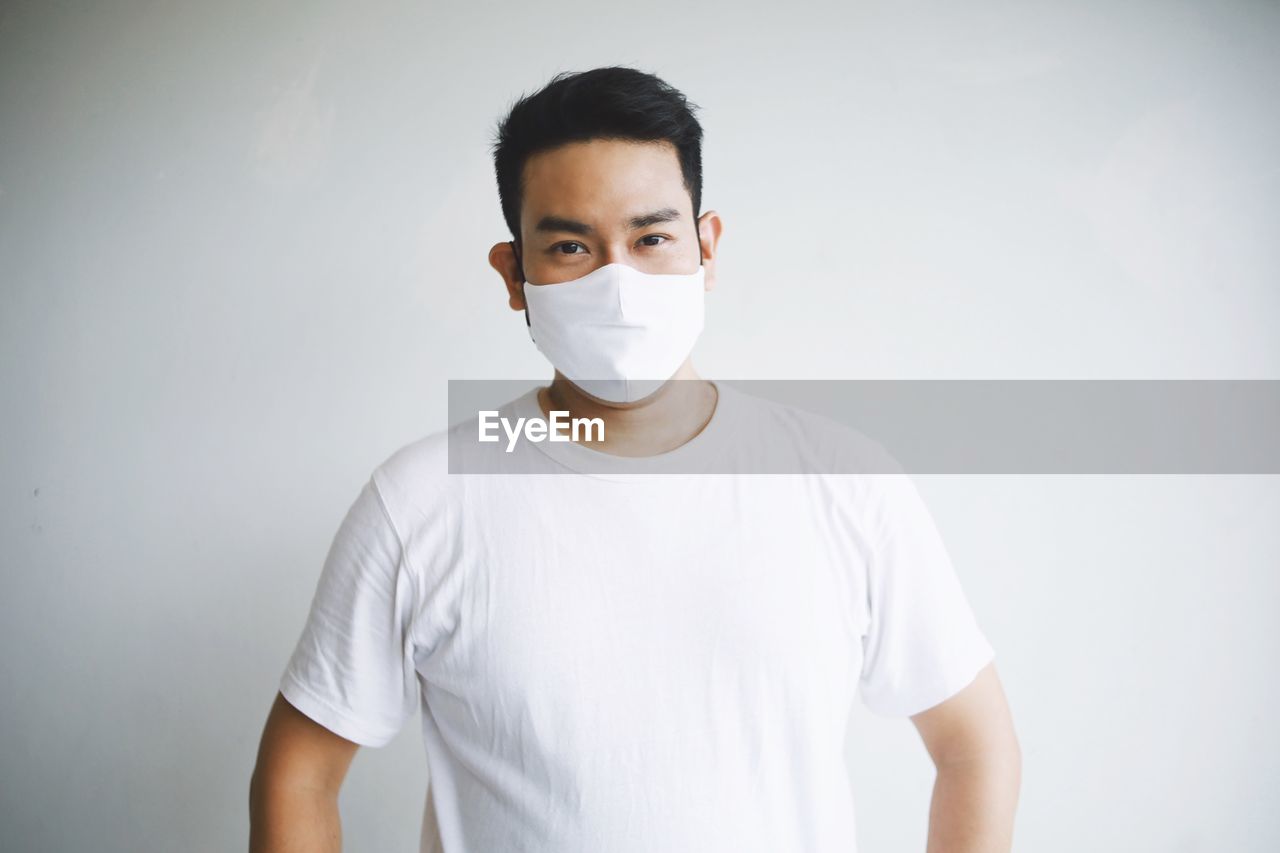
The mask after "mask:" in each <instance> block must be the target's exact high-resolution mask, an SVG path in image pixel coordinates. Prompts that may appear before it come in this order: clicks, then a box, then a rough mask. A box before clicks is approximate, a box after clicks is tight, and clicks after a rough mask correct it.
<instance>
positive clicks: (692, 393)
mask: <svg viewBox="0 0 1280 853" xmlns="http://www.w3.org/2000/svg"><path fill="white" fill-rule="evenodd" d="M671 378H672V380H673V381H670V382H668V383H666V384H665V385H663V386H662V387H661V388H659V389H658V390H657V391H655V392H654V393H653V394H650V395H649V396H648V397H646V398H644V399H643V400H637V401H636V402H634V403H605V402H602V401H600V400H596V399H595V398H593V397H589V396H587V395H586V394H584V393H583V392H582V390H581V389H579V388H578V387H577V386H576V385H574V384H573V383H572V382H570V381H569V380H568V379H566V378H565V376H564V374H562V373H561V372H560V371H559V370H557V371H556V373H555V377H554V378H553V379H552V380H551V385H549V386H547V387H543V388H539V389H538V406H539V407H540V408H541V409H542V413H543V414H544V415H546V416H548V417H549V416H550V414H551V412H552V411H561V412H566V411H567V412H568V413H569V416H570V417H572V418H600V419H601V420H602V421H603V422H604V441H593V442H591V444H590V445H589V446H590V447H591V449H593V450H599V451H602V452H604V453H611V454H613V455H615V456H654V455H656V454H659V453H666V452H667V451H669V450H674V449H675V448H677V447H679V446H680V445H682V444H684V443H686V442H688V441H689V440H690V439H692V438H693V437H694V436H695V435H697V434H698V433H700V432H701V431H702V429H703V427H705V426H706V425H707V422H708V421H710V420H711V415H712V414H713V413H714V412H715V409H716V402H717V392H716V389H715V386H713V385H712V384H711V383H710V382H707V381H706V380H705V379H703V378H702V377H700V376H699V375H698V373H697V371H695V370H694V369H693V364H692V363H691V362H690V361H689V360H688V359H685V362H684V364H682V365H680V369H679V370H677V371H676V373H675V375H674V376H673V377H671Z"/></svg>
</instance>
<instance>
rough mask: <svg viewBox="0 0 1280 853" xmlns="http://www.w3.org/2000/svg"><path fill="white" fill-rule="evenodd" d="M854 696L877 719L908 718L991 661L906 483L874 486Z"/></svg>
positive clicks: (891, 480)
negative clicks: (875, 498)
mask: <svg viewBox="0 0 1280 853" xmlns="http://www.w3.org/2000/svg"><path fill="white" fill-rule="evenodd" d="M877 479H878V481H879V482H880V484H881V488H880V490H879V491H880V500H879V501H878V502H877V507H876V509H875V511H874V512H873V519H872V522H871V527H872V529H873V531H874V533H873V535H872V542H873V545H872V548H871V549H870V554H869V557H868V571H867V594H868V608H869V620H868V624H867V629H866V633H865V634H864V636H863V638H862V639H863V663H862V673H861V678H860V692H861V695H862V701H863V703H864V704H865V705H866V706H867V707H868V708H869V709H870V710H871V711H873V712H875V713H877V714H881V715H884V716H911V715H914V714H917V713H919V712H921V711H924V710H926V709H928V708H932V707H933V706H934V705H937V704H939V703H940V702H942V701H943V700H945V699H949V698H950V697H951V696H953V695H955V694H956V693H958V692H959V691H960V690H961V689H962V688H964V687H966V686H968V685H969V684H970V683H971V682H972V681H973V679H974V678H975V677H976V676H977V674H978V673H979V672H980V671H981V670H982V668H983V667H984V666H986V665H987V664H988V663H989V662H990V661H991V660H992V659H993V658H994V656H995V651H994V649H993V648H992V646H991V644H990V643H989V642H988V641H987V638H986V636H985V635H984V634H983V632H982V630H981V629H980V628H979V626H978V623H977V620H976V618H975V616H974V613H973V611H972V609H971V608H970V605H969V602H968V599H967V598H966V596H965V593H964V590H963V589H962V588H961V585H960V580H959V578H958V577H957V575H956V572H955V568H954V567H953V565H952V562H951V558H950V556H949V554H948V553H947V550H946V548H945V547H944V545H943V542H942V537H941V535H940V533H939V532H938V528H937V526H936V524H935V523H934V520H933V517H932V515H930V513H929V510H928V508H927V507H926V506H925V503H924V500H923V499H922V497H921V496H920V493H919V491H918V490H917V488H916V486H915V484H914V483H913V482H912V480H911V478H910V477H908V476H906V475H905V474H902V475H893V476H885V477H880V478H877Z"/></svg>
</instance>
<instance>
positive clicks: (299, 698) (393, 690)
mask: <svg viewBox="0 0 1280 853" xmlns="http://www.w3.org/2000/svg"><path fill="white" fill-rule="evenodd" d="M414 592H415V583H414V580H413V577H412V573H411V572H410V571H409V570H408V568H407V567H406V564H405V561H404V547H403V543H402V541H401V538H400V535H399V533H398V532H397V530H396V528H395V525H394V523H393V522H392V519H391V516H390V515H389V514H388V511H387V507H386V504H385V503H384V500H383V496H382V493H381V491H380V489H379V488H378V484H377V476H376V473H375V475H374V476H372V477H370V478H369V480H368V481H367V482H366V483H365V484H364V486H363V488H362V489H361V491H360V493H359V495H358V496H357V497H356V499H355V501H354V502H353V503H352V505H351V507H350V509H349V510H348V511H347V514H346V516H345V517H344V518H343V520H342V523H341V524H340V525H339V527H338V531H337V533H336V534H335V536H334V538H333V542H332V544H331V545H330V547H329V553H328V556H327V557H326V558H325V562H324V566H323V568H322V570H321V573H320V579H319V582H318V584H317V586H316V589H315V594H314V596H313V598H312V601H311V609H310V612H309V613H308V615H307V620H306V623H305V625H304V627H303V630H302V635H301V637H300V638H299V639H298V642H297V645H296V646H295V648H294V651H293V654H292V656H291V657H290V659H289V663H288V665H287V666H286V668H285V671H284V674H283V676H282V677H281V679H280V692H281V693H282V694H283V695H284V698H285V699H286V700H288V702H289V704H291V705H293V706H294V707H295V708H297V709H298V710H299V711H301V712H302V713H304V714H306V715H307V716H308V717H310V718H311V719H313V720H315V721H316V722H317V723H320V724H321V725H322V726H324V727H325V728H327V729H329V730H330V731H332V732H334V733H336V734H338V735H340V736H342V737H344V738H346V739H347V740H350V741H354V742H355V743H358V744H361V745H363V746H371V747H378V746H384V745H385V744H386V743H388V742H389V741H390V740H391V739H392V738H393V737H395V735H396V734H397V733H398V732H399V731H400V729H401V728H402V727H403V725H404V722H405V720H406V719H408V717H409V716H410V715H411V714H412V713H413V712H414V711H415V710H417V702H418V682H417V671H416V667H415V663H414V648H413V641H412V630H411V629H412V616H413V613H414Z"/></svg>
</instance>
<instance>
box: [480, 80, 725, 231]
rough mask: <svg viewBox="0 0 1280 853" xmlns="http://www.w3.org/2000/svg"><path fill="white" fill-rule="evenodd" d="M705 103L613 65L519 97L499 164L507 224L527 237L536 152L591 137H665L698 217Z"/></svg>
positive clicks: (502, 138)
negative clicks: (523, 216)
mask: <svg viewBox="0 0 1280 853" xmlns="http://www.w3.org/2000/svg"><path fill="white" fill-rule="evenodd" d="M698 109H699V107H698V105H697V104H694V103H692V102H690V101H689V99H688V98H686V97H685V96H684V95H683V94H682V93H681V92H679V91H678V90H676V89H675V88H673V87H672V86H670V85H668V84H667V83H666V82H664V81H663V80H661V79H660V78H658V77H656V76H654V75H653V74H649V73H647V72H644V71H639V70H637V69H635V68H628V67H626V66H621V65H610V66H606V67H603V68H593V69H591V70H590V71H578V72H572V71H562V72H560V73H559V74H557V75H556V76H555V77H552V78H551V81H550V82H549V83H547V85H546V86H544V87H542V88H541V89H539V90H538V91H537V92H535V93H534V94H532V95H526V96H524V97H522V98H520V99H519V100H518V101H516V103H515V105H514V106H512V107H511V110H510V112H509V113H508V114H507V117H506V118H504V119H503V120H502V121H501V122H500V123H499V125H498V128H497V133H496V136H495V139H494V142H493V164H494V169H495V171H496V172H497V177H498V199H499V201H500V202H501V204H502V216H503V218H504V219H506V221H507V227H508V228H510V229H511V234H512V236H513V237H515V239H516V243H517V245H518V244H519V242H520V204H521V201H522V200H523V196H524V180H523V177H524V165H525V162H526V161H528V159H529V157H531V156H532V155H534V154H536V153H538V152H540V151H546V150H548V149H551V148H557V147H559V146H561V145H564V144H565V143H568V142H585V141H587V140H590V139H630V140H636V141H641V142H656V141H659V140H665V141H667V142H670V143H671V144H672V145H674V146H675V148H676V152H677V154H678V156H679V158H680V171H681V173H682V174H683V175H684V185H685V188H686V189H687V190H688V191H689V197H690V199H692V201H693V215H694V218H695V219H696V218H697V217H698V216H699V214H700V207H701V205H702V125H700V124H699V123H698V120H697V119H696V118H694V115H693V114H694V112H695V111H696V110H698Z"/></svg>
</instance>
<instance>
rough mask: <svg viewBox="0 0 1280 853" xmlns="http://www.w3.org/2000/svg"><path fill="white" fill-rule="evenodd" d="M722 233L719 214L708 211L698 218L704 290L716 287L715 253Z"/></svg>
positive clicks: (722, 228) (722, 224)
mask: <svg viewBox="0 0 1280 853" xmlns="http://www.w3.org/2000/svg"><path fill="white" fill-rule="evenodd" d="M723 231H724V222H723V221H722V220H721V219H720V214H718V213H716V212H715V211H714V210H708V211H706V212H705V213H703V214H702V215H701V216H699V217H698V238H699V242H700V243H701V244H702V265H703V266H704V267H706V271H705V272H703V274H702V286H703V289H704V290H710V289H711V288H713V287H715V286H716V252H717V247H718V245H719V243H720V234H721V232H723Z"/></svg>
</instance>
